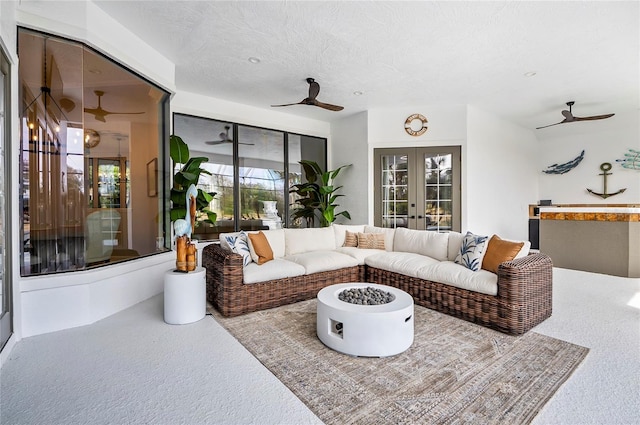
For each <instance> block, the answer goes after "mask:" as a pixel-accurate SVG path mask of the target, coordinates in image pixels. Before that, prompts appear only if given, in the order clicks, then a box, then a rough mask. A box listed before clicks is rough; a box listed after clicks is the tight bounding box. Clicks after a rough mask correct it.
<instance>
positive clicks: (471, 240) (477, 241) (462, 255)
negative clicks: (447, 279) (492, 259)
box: [455, 232, 489, 272]
mask: <svg viewBox="0 0 640 425" xmlns="http://www.w3.org/2000/svg"><path fill="white" fill-rule="evenodd" d="M488 240H489V237H488V236H480V235H474V234H473V233H471V232H467V234H466V235H464V237H463V238H462V245H461V246H460V252H458V255H457V256H456V259H455V263H456V264H461V265H463V266H465V267H466V268H468V269H469V270H472V271H474V272H477V271H478V270H480V268H481V267H482V257H483V255H484V250H485V247H486V246H487V241H488Z"/></svg>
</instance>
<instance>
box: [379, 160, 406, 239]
mask: <svg viewBox="0 0 640 425" xmlns="http://www.w3.org/2000/svg"><path fill="white" fill-rule="evenodd" d="M381 161H382V164H381V165H382V166H381V173H382V176H381V177H382V179H381V182H382V188H381V189H382V226H383V227H389V228H395V227H407V225H408V213H409V208H408V206H409V192H408V183H409V175H408V162H407V156H406V155H383V156H382V157H381Z"/></svg>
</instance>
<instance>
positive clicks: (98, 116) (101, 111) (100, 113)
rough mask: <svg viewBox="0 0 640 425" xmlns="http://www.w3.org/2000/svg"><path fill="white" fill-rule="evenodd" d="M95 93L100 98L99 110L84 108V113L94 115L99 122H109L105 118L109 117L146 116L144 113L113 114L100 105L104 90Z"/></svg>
mask: <svg viewBox="0 0 640 425" xmlns="http://www.w3.org/2000/svg"><path fill="white" fill-rule="evenodd" d="M94 93H95V94H96V96H98V107H97V108H84V111H85V112H86V113H88V114H92V115H93V116H94V117H95V118H96V119H97V120H98V121H102V122H107V120H106V119H105V117H106V116H107V115H138V114H144V112H112V111H107V110H105V109H102V105H101V104H100V99H101V98H102V96H103V95H104V92H103V91H102V90H95V91H94Z"/></svg>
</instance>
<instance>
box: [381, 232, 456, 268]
mask: <svg viewBox="0 0 640 425" xmlns="http://www.w3.org/2000/svg"><path fill="white" fill-rule="evenodd" d="M448 248H449V235H448V234H447V233H438V232H431V231H427V230H412V229H405V228H404V227H398V228H397V229H396V231H395V236H394V237H393V251H394V252H413V253H415V254H422V255H426V256H429V257H431V258H435V259H436V260H440V261H446V260H447V254H448Z"/></svg>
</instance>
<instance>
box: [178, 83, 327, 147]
mask: <svg viewBox="0 0 640 425" xmlns="http://www.w3.org/2000/svg"><path fill="white" fill-rule="evenodd" d="M171 111H172V112H179V113H183V114H189V115H195V116H199V117H207V118H214V119H217V120H220V121H231V122H237V123H241V124H247V125H253V126H256V127H264V128H271V129H278V130H284V131H290V132H294V133H302V134H307V135H309V136H317V137H326V138H329V137H330V136H331V133H330V125H329V123H328V122H325V121H318V120H314V119H310V118H304V117H300V116H297V115H291V114H287V113H284V112H279V111H277V110H271V109H260V108H256V107H253V106H248V105H243V104H241V103H234V102H229V101H226V100H221V99H215V98H212V97H207V96H202V95H199V94H195V93H188V92H177V93H176V94H175V96H174V97H173V99H171Z"/></svg>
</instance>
